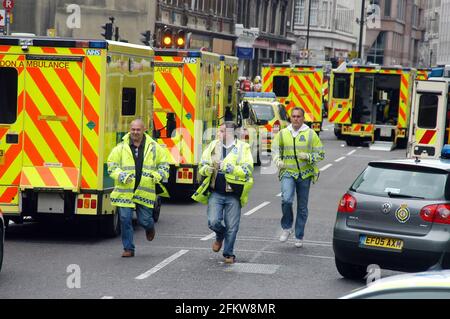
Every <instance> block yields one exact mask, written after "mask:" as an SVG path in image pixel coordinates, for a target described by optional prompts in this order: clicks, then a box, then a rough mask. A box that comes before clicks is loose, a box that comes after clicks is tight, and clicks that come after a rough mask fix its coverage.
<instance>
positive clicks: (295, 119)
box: [291, 111, 305, 127]
mask: <svg viewBox="0 0 450 319" xmlns="http://www.w3.org/2000/svg"><path fill="white" fill-rule="evenodd" d="M291 122H292V126H294V127H300V126H302V125H303V123H304V122H305V116H304V115H303V113H302V112H301V111H293V112H292V115H291Z"/></svg>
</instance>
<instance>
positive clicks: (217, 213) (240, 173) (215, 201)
mask: <svg viewBox="0 0 450 319" xmlns="http://www.w3.org/2000/svg"><path fill="white" fill-rule="evenodd" d="M235 130H236V128H235V125H234V123H232V122H226V123H225V124H223V125H221V126H220V130H219V134H218V135H219V139H218V140H215V141H213V142H211V143H210V145H209V146H208V147H207V149H206V150H205V151H204V153H203V156H202V161H201V163H200V169H199V173H200V175H202V176H204V177H205V180H204V181H203V183H202V185H201V186H200V188H199V189H198V190H197V192H196V193H195V194H194V196H192V198H193V199H194V200H196V201H198V202H200V203H203V204H206V205H208V211H207V213H208V226H209V228H210V229H211V230H212V231H214V232H215V233H216V240H215V241H214V243H213V246H212V249H213V251H214V252H216V253H218V252H219V251H220V250H221V249H222V246H224V249H223V256H224V258H225V260H224V262H225V263H226V264H233V263H234V262H235V260H236V255H235V254H234V244H235V242H236V236H237V233H238V231H239V224H240V220H241V208H242V207H243V206H244V205H246V204H247V202H248V195H249V193H250V190H251V188H252V186H253V157H252V153H251V150H250V145H248V144H247V143H244V142H242V141H239V140H238V139H237V138H236V135H235Z"/></svg>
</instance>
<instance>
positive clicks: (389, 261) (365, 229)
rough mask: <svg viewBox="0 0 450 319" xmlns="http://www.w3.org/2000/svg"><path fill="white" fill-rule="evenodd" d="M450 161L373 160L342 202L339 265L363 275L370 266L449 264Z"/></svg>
mask: <svg viewBox="0 0 450 319" xmlns="http://www.w3.org/2000/svg"><path fill="white" fill-rule="evenodd" d="M449 172H450V161H449V160H447V159H439V160H414V159H406V160H397V161H395V160H391V161H382V162H372V163H370V164H369V165H368V167H367V168H366V170H364V172H363V173H362V174H361V175H360V176H359V177H358V178H357V180H356V181H355V183H354V184H353V185H352V187H351V188H350V190H349V191H348V192H347V193H346V194H345V195H344V196H343V198H342V200H341V201H340V203H339V207H338V214H337V220H336V225H335V228H334V235H333V249H334V253H335V261H336V267H337V269H338V271H339V273H340V274H341V275H342V276H343V277H346V278H351V279H362V278H364V277H365V276H366V275H367V267H368V265H371V264H376V265H378V266H379V267H381V268H385V269H391V270H398V271H406V272H418V271H426V270H434V269H448V268H450V181H449Z"/></svg>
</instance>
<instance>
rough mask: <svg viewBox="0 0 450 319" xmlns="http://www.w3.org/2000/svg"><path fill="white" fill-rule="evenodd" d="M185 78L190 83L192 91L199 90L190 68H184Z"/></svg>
mask: <svg viewBox="0 0 450 319" xmlns="http://www.w3.org/2000/svg"><path fill="white" fill-rule="evenodd" d="M184 78H185V79H186V80H187V81H188V83H189V85H190V86H191V88H192V90H193V91H194V92H195V91H196V90H197V81H196V80H195V76H194V74H193V73H192V71H191V69H190V68H189V67H188V66H186V67H185V68H184Z"/></svg>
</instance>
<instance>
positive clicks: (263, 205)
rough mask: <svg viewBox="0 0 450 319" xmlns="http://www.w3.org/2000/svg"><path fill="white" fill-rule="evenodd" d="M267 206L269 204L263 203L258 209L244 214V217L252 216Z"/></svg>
mask: <svg viewBox="0 0 450 319" xmlns="http://www.w3.org/2000/svg"><path fill="white" fill-rule="evenodd" d="M267 205H270V202H264V203H262V204H261V205H259V206H258V207H255V208H253V209H252V210H251V211H249V212H248V213H245V214H244V215H245V216H250V215H253V214H254V213H256V212H257V211H258V210H260V209H262V208H264V207H266V206H267Z"/></svg>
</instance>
